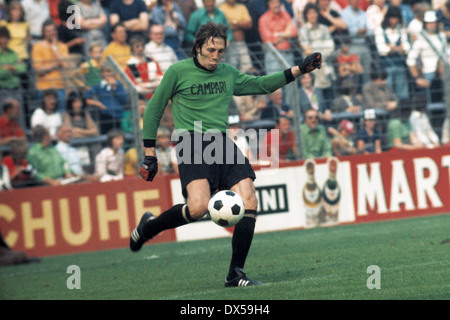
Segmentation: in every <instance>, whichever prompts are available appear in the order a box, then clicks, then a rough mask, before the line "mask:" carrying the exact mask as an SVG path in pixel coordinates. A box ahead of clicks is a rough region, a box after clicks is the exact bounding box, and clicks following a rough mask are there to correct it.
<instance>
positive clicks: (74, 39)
mask: <svg viewBox="0 0 450 320" xmlns="http://www.w3.org/2000/svg"><path fill="white" fill-rule="evenodd" d="M72 5H73V4H72V2H71V1H69V0H60V1H59V4H58V14H59V19H60V20H61V23H60V25H59V26H58V38H59V40H60V41H61V42H63V43H65V45H66V46H67V49H68V50H69V54H70V58H71V59H74V60H75V59H76V60H75V61H77V62H78V61H81V57H82V56H83V54H84V52H85V49H84V45H85V43H86V38H84V37H83V33H82V31H81V29H80V28H79V27H76V23H79V21H74V20H73V18H72V10H70V9H69V7H70V6H72ZM75 65H78V63H76V64H75Z"/></svg>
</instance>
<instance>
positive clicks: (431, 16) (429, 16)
mask: <svg viewBox="0 0 450 320" xmlns="http://www.w3.org/2000/svg"><path fill="white" fill-rule="evenodd" d="M436 21H437V17H436V11H433V10H429V11H427V12H425V15H424V16H423V22H436Z"/></svg>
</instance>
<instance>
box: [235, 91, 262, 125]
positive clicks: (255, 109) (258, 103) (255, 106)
mask: <svg viewBox="0 0 450 320" xmlns="http://www.w3.org/2000/svg"><path fill="white" fill-rule="evenodd" d="M234 101H235V102H236V107H237V109H238V113H239V117H240V120H241V121H242V122H253V121H258V120H260V119H261V114H262V111H263V110H264V109H265V108H266V106H267V98H266V96H264V95H256V96H235V97H234Z"/></svg>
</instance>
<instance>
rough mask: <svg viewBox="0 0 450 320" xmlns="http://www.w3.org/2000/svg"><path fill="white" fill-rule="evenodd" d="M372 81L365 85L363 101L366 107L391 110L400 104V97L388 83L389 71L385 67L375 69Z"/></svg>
mask: <svg viewBox="0 0 450 320" xmlns="http://www.w3.org/2000/svg"><path fill="white" fill-rule="evenodd" d="M370 77H371V81H369V82H368V83H366V84H365V85H364V86H363V90H362V92H363V101H364V105H365V107H366V108H369V109H376V110H384V111H386V112H391V111H393V110H394V109H395V108H397V105H398V99H397V96H396V95H395V93H394V92H393V91H392V89H391V88H390V87H389V86H388V85H387V80H386V79H387V73H386V71H385V70H384V69H376V70H373V72H372V74H371V75H370Z"/></svg>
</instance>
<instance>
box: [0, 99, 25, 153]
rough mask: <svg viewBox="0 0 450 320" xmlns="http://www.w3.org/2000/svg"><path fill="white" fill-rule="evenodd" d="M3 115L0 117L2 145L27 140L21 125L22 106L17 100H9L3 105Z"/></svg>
mask: <svg viewBox="0 0 450 320" xmlns="http://www.w3.org/2000/svg"><path fill="white" fill-rule="evenodd" d="M2 109H3V114H2V115H0V145H6V144H8V143H9V142H10V141H11V140H14V139H20V140H26V137H25V132H24V131H23V129H22V128H21V126H20V124H19V118H20V109H21V108H20V105H19V102H18V101H17V100H14V99H7V100H5V103H4V104H3V107H2Z"/></svg>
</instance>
